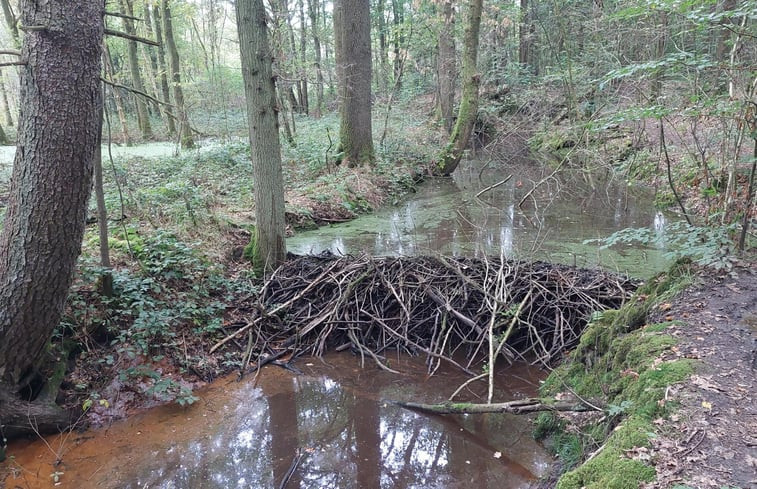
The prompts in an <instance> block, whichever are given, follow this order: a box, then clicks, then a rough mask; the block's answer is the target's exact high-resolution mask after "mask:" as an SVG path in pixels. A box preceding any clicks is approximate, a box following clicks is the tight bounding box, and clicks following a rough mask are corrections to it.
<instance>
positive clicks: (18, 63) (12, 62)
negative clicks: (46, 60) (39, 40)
mask: <svg viewBox="0 0 757 489" xmlns="http://www.w3.org/2000/svg"><path fill="white" fill-rule="evenodd" d="M24 65H26V61H7V62H5V63H0V68H2V67H3V66H24Z"/></svg>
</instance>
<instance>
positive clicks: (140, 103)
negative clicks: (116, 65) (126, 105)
mask: <svg viewBox="0 0 757 489" xmlns="http://www.w3.org/2000/svg"><path fill="white" fill-rule="evenodd" d="M133 10H134V9H132V6H131V2H130V0H121V13H122V14H124V15H125V16H126V17H124V18H123V19H122V20H123V24H124V31H125V32H126V33H127V34H129V35H132V36H136V35H137V31H136V29H135V28H134V22H133V21H132V20H131V19H130V18H128V16H134V11H133ZM126 45H127V48H128V49H127V54H128V57H127V59H128V60H129V72H130V73H131V84H132V86H133V87H134V89H135V90H137V91H140V92H144V91H145V84H144V82H143V81H142V74H141V73H140V71H139V57H138V56H137V42H136V41H131V40H129V41H126ZM134 100H135V103H136V106H137V122H138V123H139V130H140V132H141V133H142V139H151V138H152V127H151V126H150V116H149V114H148V113H147V102H145V99H144V98H143V97H142V96H141V95H137V94H135V95H134Z"/></svg>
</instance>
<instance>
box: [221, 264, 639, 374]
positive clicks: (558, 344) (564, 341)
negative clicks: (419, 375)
mask: <svg viewBox="0 0 757 489" xmlns="http://www.w3.org/2000/svg"><path fill="white" fill-rule="evenodd" d="M636 286H637V282H636V281H634V280H632V279H628V278H625V277H621V276H618V275H615V274H611V273H607V272H602V271H598V270H587V269H579V268H573V267H569V266H565V265H555V264H548V263H543V262H533V263H527V262H515V261H508V260H505V261H502V260H500V259H498V258H488V259H472V258H444V257H399V258H398V257H385V258H373V257H369V256H364V255H363V256H357V257H353V256H334V255H330V254H328V255H319V256H302V257H297V258H295V259H293V260H291V261H289V262H288V263H286V264H285V265H283V266H282V267H280V268H279V269H278V270H276V272H275V273H274V274H273V275H272V276H271V277H270V278H269V279H268V281H267V282H266V283H265V285H264V288H263V290H262V292H261V294H260V296H259V297H258V298H257V303H255V304H254V305H251V307H249V308H248V316H249V317H247V318H246V321H245V323H242V324H241V326H243V327H242V328H240V329H239V330H237V331H235V332H234V333H232V334H231V335H230V336H228V337H227V338H226V339H225V340H224V341H222V342H219V343H218V344H216V345H215V346H214V347H213V350H215V349H217V348H218V347H220V346H221V345H222V344H224V343H226V342H227V341H228V340H230V339H232V338H233V337H234V336H236V335H239V334H240V333H242V332H245V331H247V332H248V334H249V342H248V348H247V354H246V360H245V365H247V364H248V363H249V361H250V360H251V359H252V358H257V359H258V360H257V363H258V365H259V364H260V363H261V362H262V361H263V360H264V359H273V358H279V357H281V356H283V355H285V354H289V353H292V354H294V355H298V354H303V353H305V354H313V355H321V354H323V353H324V352H325V351H327V350H329V349H336V350H344V349H348V348H349V349H352V350H353V351H354V352H356V353H358V354H360V355H362V356H364V357H369V358H372V359H373V360H375V361H376V362H377V363H378V364H379V365H381V366H382V367H384V368H387V369H388V367H387V366H386V365H385V362H384V361H383V357H382V356H381V355H382V352H384V351H385V350H387V349H399V350H404V351H407V352H409V353H411V354H423V355H425V356H426V357H427V363H428V366H429V372H431V373H433V371H434V370H435V369H436V368H437V367H438V366H439V364H440V362H441V361H448V362H451V363H453V364H454V365H456V366H458V367H460V368H462V369H464V370H466V371H469V369H470V367H471V365H472V363H473V362H474V361H475V359H477V358H480V357H481V356H482V354H484V353H487V352H489V354H491V351H489V348H490V346H493V347H494V351H495V353H496V355H497V356H504V357H505V358H507V359H509V360H512V359H514V358H516V357H521V358H528V359H530V360H531V361H535V362H548V361H550V360H551V359H552V358H554V357H555V356H556V355H559V354H560V353H561V352H563V351H564V350H565V349H567V348H570V347H571V346H573V345H574V344H575V343H576V341H577V340H578V337H579V335H580V333H581V332H582V330H583V328H584V327H585V326H586V323H587V321H588V319H589V317H590V315H591V314H592V312H594V311H598V310H603V309H607V308H615V307H618V306H620V305H621V304H622V302H623V301H624V300H626V299H627V298H628V297H629V295H630V294H631V292H632V291H633V290H634V289H635V288H636ZM490 337H491V338H492V341H491V345H490V341H489V338H490ZM458 352H461V353H464V354H465V355H464V357H465V358H467V359H468V360H467V361H461V362H462V363H458V361H456V360H455V359H456V358H457V359H459V358H461V355H456V353H458Z"/></svg>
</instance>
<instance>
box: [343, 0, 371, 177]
mask: <svg viewBox="0 0 757 489" xmlns="http://www.w3.org/2000/svg"><path fill="white" fill-rule="evenodd" d="M369 6H370V2H369V0H336V1H335V2H334V48H335V51H336V66H337V81H338V85H339V115H340V116H341V121H340V128H339V141H340V146H341V151H342V153H343V155H344V157H343V159H344V160H346V161H347V163H348V164H349V165H351V166H356V165H360V164H363V163H369V164H370V163H373V161H374V153H373V130H372V126H371V68H372V67H371V18H370V9H369Z"/></svg>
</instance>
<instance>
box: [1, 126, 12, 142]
mask: <svg viewBox="0 0 757 489" xmlns="http://www.w3.org/2000/svg"><path fill="white" fill-rule="evenodd" d="M9 144H10V141H9V140H8V135H7V134H5V129H3V126H2V125H0V145H3V146H8V145H9Z"/></svg>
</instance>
